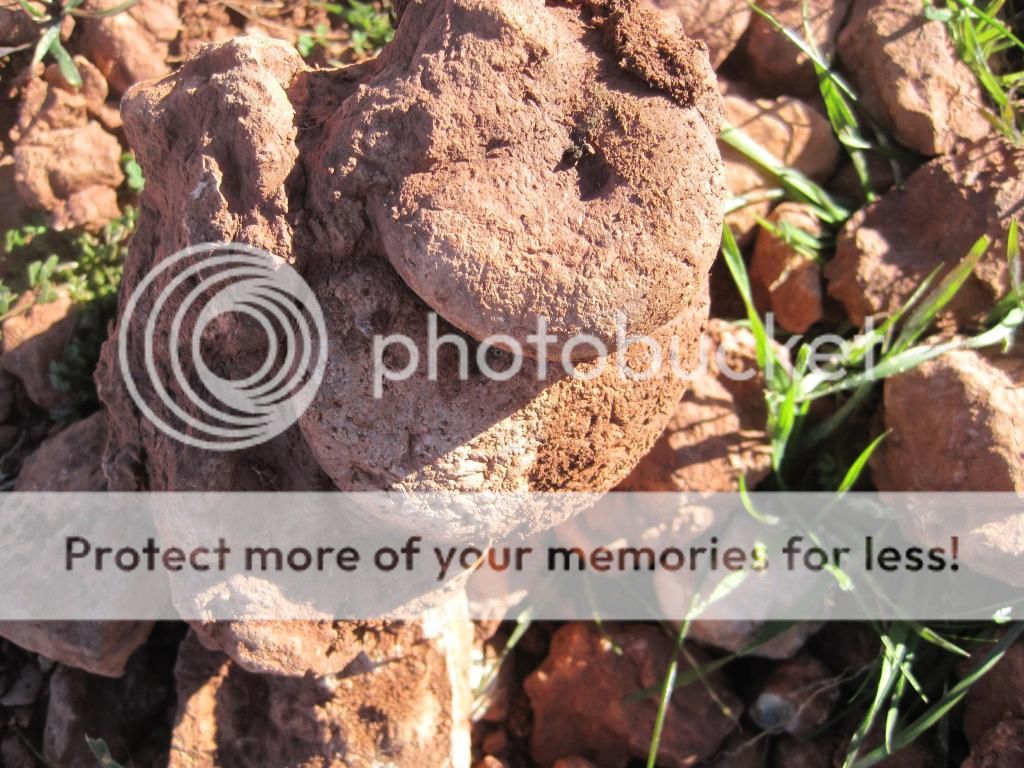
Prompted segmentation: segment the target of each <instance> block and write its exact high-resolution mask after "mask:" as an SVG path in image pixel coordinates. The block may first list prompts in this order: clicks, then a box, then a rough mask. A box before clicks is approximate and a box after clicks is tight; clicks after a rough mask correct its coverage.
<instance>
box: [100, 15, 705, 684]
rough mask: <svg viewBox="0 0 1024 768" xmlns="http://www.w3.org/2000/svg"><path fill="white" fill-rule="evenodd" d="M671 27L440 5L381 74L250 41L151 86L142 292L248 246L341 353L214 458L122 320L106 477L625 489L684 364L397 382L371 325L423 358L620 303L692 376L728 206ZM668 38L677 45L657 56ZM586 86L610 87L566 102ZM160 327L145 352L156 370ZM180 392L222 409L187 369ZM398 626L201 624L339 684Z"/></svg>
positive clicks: (685, 53)
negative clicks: (312, 301) (291, 415)
mask: <svg viewBox="0 0 1024 768" xmlns="http://www.w3.org/2000/svg"><path fill="white" fill-rule="evenodd" d="M662 23H663V20H662V19H661V18H660V17H658V16H657V15H652V14H649V13H646V12H643V13H641V12H639V11H636V10H634V9H632V8H631V7H628V6H626V5H625V4H619V3H616V2H609V3H595V4H591V5H588V7H586V8H581V7H565V6H557V7H552V6H546V5H544V4H543V3H540V2H536V1H535V0H518V2H512V3H502V4H501V5H500V6H497V5H495V4H494V3H482V2H473V1H472V0H460V1H458V2H456V1H455V0H431V2H417V3H409V4H407V5H406V6H405V7H404V9H403V11H402V17H401V22H400V25H399V29H398V32H397V36H396V39H395V42H394V43H393V44H392V45H391V46H389V47H388V48H387V49H385V51H384V52H383V53H382V54H381V56H379V57H378V58H377V59H375V60H373V61H371V62H368V63H365V64H361V65H357V66H354V67H350V68H347V69H342V70H337V71H311V70H308V69H307V68H306V67H305V65H304V64H303V62H302V60H301V59H300V58H299V57H298V55H297V54H296V53H295V51H294V50H293V49H292V48H290V47H289V46H287V45H285V44H283V43H280V42H275V41H272V40H268V39H264V38H254V37H253V38H247V37H243V38H238V39H235V40H233V41H231V42H228V43H224V44H219V45H213V46H209V47H207V48H205V49H203V50H202V51H201V52H199V53H198V54H197V55H195V56H194V57H193V58H191V59H190V60H189V61H187V62H186V63H185V64H184V65H183V67H182V68H181V69H180V70H179V71H178V72H177V73H176V74H174V75H173V76H171V77H169V78H165V79H164V80H161V81H157V82H150V83H144V84H140V85H138V86H135V87H133V88H132V89H130V90H129V91H128V93H127V94H126V95H125V98H124V101H123V116H124V125H125V132H126V134H127V136H128V138H129V141H130V143H131V145H132V146H133V148H134V149H135V152H136V155H137V158H138V161H139V163H140V164H141V165H142V168H143V171H144V173H145V177H146V188H145V190H144V191H143V193H142V196H141V199H140V221H139V225H138V229H137V231H136V234H135V238H134V241H133V245H132V250H131V254H130V256H129V259H128V263H127V264H126V270H125V288H124V291H123V292H122V300H123V297H124V296H127V295H129V294H130V293H131V291H132V288H133V287H134V286H137V285H138V284H139V282H140V281H141V280H142V279H143V277H144V276H145V275H146V274H147V273H148V272H149V271H150V270H151V269H152V268H153V267H154V266H156V265H158V264H159V263H160V262H161V261H162V260H163V259H166V258H168V257H169V256H170V255H172V254H174V253H175V252H177V251H179V250H180V249H182V248H184V247H186V246H188V245H192V244H196V243H203V242H231V241H240V242H243V243H247V244H250V245H253V246H257V247H261V248H264V249H266V250H269V251H271V252H273V253H274V254H276V255H277V256H278V257H279V258H281V259H282V260H284V261H286V262H288V263H289V264H291V265H292V266H293V267H294V268H295V269H296V270H297V271H298V272H299V273H300V274H301V275H302V276H303V277H304V278H305V280H306V281H307V282H308V284H309V285H310V286H311V288H312V290H313V291H314V293H315V295H316V297H317V299H318V301H319V304H320V305H321V307H322V309H323V311H324V315H325V321H326V328H327V342H328V347H329V352H328V366H327V371H326V375H325V379H324V382H323V384H322V385H321V387H320V389H319V393H318V395H317V397H316V399H315V400H314V401H313V403H312V405H311V406H310V407H309V409H308V410H307V411H306V412H305V414H304V415H303V417H302V419H301V420H300V422H299V424H297V425H295V426H294V427H293V428H291V429H290V430H288V431H287V432H285V433H283V434H282V435H280V436H279V437H277V438H275V439H274V440H272V441H270V442H269V443H266V444H264V445H261V446H259V447H257V448H253V449H250V450H246V451H241V452H236V453H227V454H226V453H214V452H209V451H204V450H201V449H197V448H192V447H190V446H186V445H183V444H181V443H180V442H178V441H176V440H175V439H174V438H172V437H170V436H168V435H165V434H163V433H162V432H161V431H160V430H159V429H158V428H157V427H156V426H154V425H153V424H152V423H150V422H149V421H148V420H147V419H146V418H145V417H144V416H143V415H142V414H141V413H140V412H139V411H138V409H137V408H136V406H135V404H134V403H133V402H132V400H131V398H130V397H129V394H128V392H127V389H126V387H125V384H124V380H123V378H122V375H121V371H120V367H119V364H118V361H117V345H116V331H115V335H114V336H113V337H112V340H111V341H108V343H107V345H106V347H105V348H104V352H103V359H102V361H101V368H100V371H99V373H98V384H99V391H100V396H101V398H102V400H103V401H104V404H105V406H106V408H107V410H108V413H109V425H110V441H109V446H108V450H107V452H106V455H105V463H104V468H105V472H106V474H107V476H108V478H109V479H110V484H111V488H112V489H116V490H135V489H149V490H176V491H187V490H207V491H210V490H289V489H291V490H331V489H339V490H385V489H394V490H452V491H476V490H495V491H525V490H544V491H546V490H581V491H598V492H599V491H604V490H608V489H610V488H611V487H613V486H614V485H615V484H616V483H618V482H619V481H620V480H621V479H622V478H623V477H624V476H625V475H626V474H627V473H628V472H629V470H630V469H631V468H632V466H633V465H634V464H635V462H636V461H637V460H638V459H639V458H640V456H642V455H643V454H644V453H645V452H646V451H647V450H648V449H649V448H650V446H651V445H652V444H653V442H654V440H655V439H656V438H657V436H658V435H659V434H660V432H661V430H662V429H663V427H664V425H665V423H666V421H667V419H668V416H669V414H670V412H671V410H672V408H673V407H674V406H675V404H676V403H677V402H678V400H679V397H680V396H681V394H682V392H683V390H684V388H685V381H684V379H683V377H681V376H677V375H674V373H673V370H672V366H670V365H667V364H666V365H665V366H664V367H663V369H662V374H660V375H657V376H654V377H651V378H648V379H646V380H624V379H623V376H622V375H621V374H620V370H619V363H620V361H621V362H622V363H623V365H625V366H629V367H630V368H633V369H634V370H637V371H643V370H646V368H645V365H646V364H647V363H649V362H650V358H651V355H652V352H651V351H650V350H649V349H647V348H646V347H645V346H643V345H631V346H628V348H627V346H626V345H622V348H621V349H618V350H616V351H614V352H611V351H610V350H611V349H612V348H614V347H615V346H616V343H615V342H616V341H617V339H615V338H614V334H613V336H612V338H611V342H612V343H610V344H609V345H608V346H609V348H610V350H609V354H608V355H607V356H602V357H597V358H594V352H593V351H590V352H589V353H582V350H581V357H589V358H593V359H589V360H587V361H585V362H581V363H580V364H579V365H580V369H581V371H584V372H586V373H587V374H593V375H592V376H588V379H589V380H582V379H580V378H577V379H572V378H570V377H569V376H567V375H566V374H565V373H564V372H563V371H562V368H561V361H557V363H556V362H555V361H549V360H547V359H546V358H545V356H544V355H538V356H536V359H534V358H530V357H525V356H524V357H523V358H516V357H515V356H514V355H511V354H509V353H507V352H505V351H502V350H501V349H498V348H492V349H490V350H489V351H488V352H487V355H488V356H487V358H486V360H487V362H488V363H489V364H490V366H491V367H492V369H494V370H504V369H505V368H506V367H507V366H509V365H512V364H513V363H518V364H520V365H521V369H520V370H519V372H518V373H515V374H514V375H512V376H511V377H510V378H509V379H508V380H507V381H495V380H493V379H488V378H487V377H486V376H484V375H483V373H482V371H481V370H480V369H479V367H478V366H477V365H475V364H471V365H470V366H469V370H468V372H467V375H466V376H464V377H463V376H460V375H457V374H458V372H459V363H460V362H461V361H460V359H459V354H460V353H459V351H458V349H457V348H456V345H455V344H447V345H443V346H442V347H441V350H440V353H439V358H438V374H439V375H438V377H437V378H438V380H437V381H431V380H430V378H429V376H428V371H427V367H426V363H425V361H423V365H421V366H420V368H419V369H417V370H416V371H415V372H414V373H413V375H412V376H410V377H409V378H408V379H406V380H404V381H385V382H384V383H383V391H382V392H381V393H380V397H375V396H374V385H375V381H374V377H373V367H374V362H375V358H374V349H373V339H374V336H376V335H380V336H387V335H389V334H394V333H401V334H405V335H407V336H408V337H409V338H411V339H412V340H413V341H414V342H415V343H416V344H417V345H419V348H420V349H424V350H425V349H426V341H427V338H428V334H429V332H430V322H431V319H430V318H429V315H430V313H432V312H436V313H437V314H438V315H439V316H440V317H439V318H437V319H436V322H437V333H438V335H439V336H443V335H445V334H453V335H454V336H455V337H457V338H458V339H459V340H460V341H462V342H463V343H464V344H465V345H466V346H467V347H468V351H469V355H470V356H471V359H472V358H475V355H476V352H477V348H478V344H477V342H476V341H475V338H476V337H479V336H481V335H487V334H491V333H495V332H502V333H506V334H509V335H510V336H511V337H512V338H513V339H515V338H516V336H517V334H520V333H521V331H522V329H524V328H528V327H529V326H530V325H531V323H532V321H533V320H534V319H535V318H536V317H538V316H545V317H547V318H549V319H550V320H551V326H550V327H551V329H552V330H555V326H556V324H560V325H559V326H558V330H559V332H566V331H567V330H569V331H571V332H575V331H578V330H586V331H593V332H595V333H596V334H597V335H598V336H599V337H601V338H608V328H607V327H606V326H605V327H599V326H600V321H601V311H600V310H602V308H611V307H612V306H617V307H620V308H622V309H623V311H624V312H625V314H626V319H627V321H628V323H627V332H628V333H629V334H637V333H640V332H643V331H644V330H645V329H646V330H649V331H651V332H652V333H653V335H654V336H655V337H656V338H657V339H659V341H660V343H661V344H662V345H663V346H662V356H663V359H664V360H665V361H666V363H667V362H668V361H669V354H670V352H671V348H670V337H671V336H673V335H674V336H675V337H677V338H676V344H675V352H674V354H675V356H676V360H677V363H678V366H677V367H681V368H682V369H689V368H690V367H692V366H693V364H694V361H695V357H696V349H697V342H698V338H699V334H700V331H701V329H702V327H703V324H704V322H705V320H706V316H707V283H706V280H707V271H708V269H709V267H710V263H711V261H712V259H713V258H714V254H715V251H716V248H717V243H718V237H719V227H720V224H721V206H722V198H723V195H724V189H723V185H722V183H721V163H720V159H719V157H718V151H717V148H716V146H715V143H714V132H715V129H716V128H717V125H718V120H719V110H720V97H719V96H718V93H717V91H716V90H715V87H714V81H713V75H712V74H711V70H710V66H709V65H708V63H707V58H706V52H705V51H704V49H703V46H701V45H699V44H697V43H693V42H691V41H689V40H687V39H686V38H683V37H680V36H673V37H671V38H669V37H664V38H663V37H662V36H663V35H665V34H667V33H666V32H665V30H664V29H663V27H662ZM652 35H653V36H654V39H658V40H662V39H664V41H665V43H664V45H659V46H654V47H651V46H649V44H648V43H649V40H650V39H651V37H650V36H652ZM638 36H639V37H638ZM453 52H457V54H458V55H453ZM566 78H568V79H569V81H570V82H580V81H583V82H593V83H595V85H593V86H588V88H589V90H588V91H587V92H586V93H578V94H572V93H570V92H569V91H567V90H566V88H565V82H566ZM574 147H576V148H578V149H579V157H575V155H574V154H573V152H569V150H570V149H572V148H574ZM570 161H571V162H570ZM637 169H640V170H637ZM641 171H642V173H641ZM645 174H646V175H645ZM633 196H635V198H636V200H640V201H643V204H642V205H635V204H634V202H631V201H632V200H633ZM513 210H514V215H512V214H511V211H513ZM510 253H515V254H517V257H516V259H513V260H512V261H509V260H507V258H506V257H507V256H508V254H510ZM470 256H472V259H471V260H470V259H469V257H470ZM470 261H472V264H470ZM481 266H482V267H484V268H485V269H484V272H480V271H479V270H478V269H477V268H478V267H481ZM474 270H476V271H474ZM524 275H525V276H524ZM169 279H170V278H169V277H168V276H165V277H162V278H161V280H164V281H165V282H164V283H162V284H159V283H158V284H157V286H156V288H157V289H159V288H161V287H163V285H166V280H169ZM638 286H647V288H642V287H638ZM644 291H646V293H644ZM641 293H643V296H641ZM482 297H486V299H485V300H482ZM517 302H518V303H517ZM122 310H123V306H122ZM144 316H145V312H144V311H143V312H140V313H139V314H137V315H136V316H135V322H136V323H142V322H143V320H142V319H141V318H142V317H144ZM559 318H561V319H559ZM121 322H124V319H123V318H122V320H121ZM169 322H170V321H169V318H168V319H167V321H166V322H164V321H163V320H161V323H164V324H163V325H158V328H157V331H158V334H164V335H166V334H168V333H169V328H170V325H169ZM133 331H141V327H136V328H134V329H129V336H130V337H131V335H132V332H133ZM530 331H531V332H532V329H530ZM462 332H465V333H462ZM138 337H139V338H138V343H130V344H129V349H128V356H129V358H130V360H131V361H132V364H133V366H138V370H144V365H143V364H142V361H143V349H142V344H141V333H139V334H138ZM264 344H265V341H264V340H263V337H262V334H261V332H260V330H259V329H258V328H257V329H254V328H250V327H248V326H247V325H246V324H245V323H244V322H243V321H242V320H240V319H237V318H230V317H224V318H221V322H220V323H219V325H217V326H216V327H212V328H211V329H210V331H209V334H208V337H207V338H204V346H203V350H204V360H205V361H206V362H207V364H208V365H210V367H211V368H213V369H214V370H216V371H217V372H218V373H219V374H220V375H222V376H226V377H228V378H232V377H237V376H238V375H240V373H241V372H246V371H248V372H251V370H252V369H253V368H252V365H253V363H254V361H255V362H257V363H259V362H262V355H263V354H264V353H265V348H264V346H263V345H264ZM402 353H403V350H402V349H400V348H396V349H391V350H388V351H387V352H386V353H385V354H386V355H392V354H393V355H395V357H387V358H386V359H387V365H388V366H389V368H391V369H394V370H397V369H399V368H401V367H402V365H403V359H402V358H401V354H402ZM545 363H547V366H546V368H547V372H546V373H539V372H538V369H539V368H542V367H543V366H544V365H545ZM598 367H601V370H600V371H597V370H596V369H597V368H598ZM165 384H167V385H168V387H169V391H170V392H171V394H172V397H175V398H176V400H177V402H179V403H181V404H182V405H183V407H185V408H186V409H190V408H191V409H192V410H191V411H190V412H191V413H192V415H195V416H201V413H200V411H199V409H198V407H196V406H193V405H190V404H189V403H188V399H187V397H185V395H184V393H183V391H182V389H181V387H180V385H179V384H177V383H175V382H173V381H167V382H165ZM152 405H153V406H154V409H155V410H157V412H158V413H159V414H160V415H161V416H162V417H163V418H166V419H172V418H173V417H172V415H171V414H170V413H169V411H168V410H167V409H166V408H163V409H162V410H161V408H162V406H160V404H159V403H153V404H152ZM385 522H387V521H385ZM425 522H435V523H437V525H439V526H446V525H447V526H450V527H451V530H449V531H447V532H449V533H455V532H463V533H464V532H465V531H466V530H468V528H467V526H476V527H475V528H472V529H473V530H477V529H480V530H486V531H489V532H490V533H492V534H493V535H495V536H500V535H501V534H502V533H507V532H509V531H511V530H515V529H520V530H527V531H528V530H532V529H536V528H540V527H544V526H547V525H550V524H552V522H554V521H552V520H550V519H547V518H545V517H543V516H521V515H520V516H517V515H516V514H514V513H513V511H512V510H506V511H505V513H504V514H496V515H494V516H493V517H492V518H491V519H488V520H483V521H480V520H471V521H466V520H463V519H458V520H454V521H451V520H446V519H441V520H437V521H425ZM394 524H398V521H394ZM441 532H442V533H444V532H446V529H444V528H443V527H442V529H441ZM188 597H189V596H187V595H184V596H183V595H179V594H176V599H188ZM388 626H389V625H388V624H385V625H384V626H383V627H379V628H376V629H374V628H372V627H371V628H370V630H371V631H369V632H368V631H366V630H367V625H365V624H345V623H338V622H313V621H311V622H293V623H288V622H277V623H273V622H270V623H267V622H245V621H237V622H226V623H216V624H197V626H196V630H197V633H199V634H200V635H201V636H202V639H203V641H204V642H205V643H206V644H207V645H210V646H212V647H215V648H218V649H222V650H223V651H225V652H227V653H228V654H230V655H231V656H232V657H233V658H234V659H235V660H236V662H237V663H238V664H239V665H244V666H245V667H246V668H247V669H249V670H254V671H259V672H274V673H278V674H285V675H296V676H301V675H306V674H313V675H317V676H323V675H327V674H332V673H337V672H340V671H341V670H343V669H345V668H346V667H347V666H348V665H349V664H351V663H352V662H353V661H354V660H356V659H357V658H358V657H359V656H360V655H361V654H362V653H364V651H365V650H366V649H367V648H370V650H372V643H369V641H367V640H366V638H367V636H368V635H371V634H373V632H376V631H377V630H378V629H379V630H380V631H386V630H387V628H388ZM371 655H372V654H371Z"/></svg>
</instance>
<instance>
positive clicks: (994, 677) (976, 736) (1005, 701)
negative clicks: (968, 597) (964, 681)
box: [960, 642, 1024, 747]
mask: <svg viewBox="0 0 1024 768" xmlns="http://www.w3.org/2000/svg"><path fill="white" fill-rule="evenodd" d="M984 654H985V649H984V647H982V648H981V649H980V650H978V651H976V652H975V653H974V654H973V655H972V657H971V658H970V659H965V660H964V662H963V664H962V665H961V668H960V672H961V674H963V675H967V674H968V673H969V671H970V670H972V669H974V668H975V667H976V666H977V665H978V664H980V663H981V661H982V658H983V657H984ZM1017 718H1024V644H1022V643H1020V642H1017V643H1014V644H1013V645H1011V646H1010V647H1009V648H1008V649H1007V651H1006V654H1005V655H1004V656H1003V658H1002V659H1000V660H999V663H998V664H996V666H995V667H993V669H992V670H991V671H990V672H989V673H988V674H987V675H984V676H983V677H982V678H981V679H980V680H978V681H977V682H976V683H975V684H974V685H972V686H971V688H970V690H969V691H968V692H967V696H966V697H965V699H964V734H965V735H966V736H967V741H968V742H970V744H971V746H972V747H973V746H977V745H979V744H981V743H982V742H983V741H985V740H986V734H988V733H989V732H990V731H992V729H994V728H996V727H997V726H998V725H999V724H1000V723H1002V722H1003V721H1004V720H1009V719H1017Z"/></svg>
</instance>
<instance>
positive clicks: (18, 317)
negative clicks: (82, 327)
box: [0, 296, 75, 410]
mask: <svg viewBox="0 0 1024 768" xmlns="http://www.w3.org/2000/svg"><path fill="white" fill-rule="evenodd" d="M70 312H71V299H69V298H68V297H67V296H59V297H58V298H57V299H56V300H55V301H51V302H47V303H45V304H34V305H31V306H30V307H29V308H28V309H27V310H26V311H24V312H21V313H18V314H14V315H12V316H10V317H8V318H7V319H6V320H4V321H3V325H0V334H2V335H3V340H2V346H0V349H2V350H3V354H2V355H0V370H3V371H4V372H6V373H7V374H9V375H11V376H12V377H14V378H16V379H18V380H19V381H20V382H21V384H22V385H23V386H24V388H25V394H27V395H28V398H29V399H30V400H31V401H32V402H34V403H35V404H36V405H38V406H39V407H40V408H43V409H44V410H52V409H55V408H59V407H60V406H61V405H64V404H65V403H66V402H67V397H66V396H65V395H64V394H63V393H61V392H58V391H57V390H56V389H54V387H53V385H52V383H51V382H50V364H51V363H53V362H55V361H58V360H61V359H62V358H63V357H64V347H65V346H67V343H68V340H69V339H70V338H71V335H72V333H73V332H74V329H75V320H74V318H73V317H72V316H70Z"/></svg>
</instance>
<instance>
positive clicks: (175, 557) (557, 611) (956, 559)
mask: <svg viewBox="0 0 1024 768" xmlns="http://www.w3.org/2000/svg"><path fill="white" fill-rule="evenodd" d="M538 528H543V529H544V530H543V531H542V532H540V533H533V534H530V535H528V532H529V531H531V530H535V529H538ZM510 529H512V530H514V531H515V533H514V534H513V535H511V536H505V537H504V538H502V539H500V540H499V539H496V538H494V537H492V536H491V535H489V533H488V531H494V530H502V531H507V530H510ZM0 534H2V539H0V541H2V547H0V579H2V582H0V583H2V584H3V589H2V590H0V620H17V619H27V620H29V619H30V620H50V619H61V620H88V619H104V620H112V619H177V618H184V619H188V620H228V619H231V620H238V619H254V620H255V619H276V620H283V619H314V618H315V619H325V618H331V619H339V620H344V619H379V618H408V617H413V616H416V615H418V614H419V613H421V612H422V611H423V610H424V609H425V608H426V607H429V606H431V605H434V604H436V603H438V602H439V601H443V600H445V599H448V598H449V597H450V596H451V595H453V594H458V593H460V592H461V591H463V590H465V591H467V592H468V595H469V598H470V605H471V607H472V611H473V614H474V616H475V617H478V618H496V617H514V616H516V615H518V614H519V613H521V612H522V611H524V610H529V611H530V615H531V616H533V617H534V618H537V619H591V618H594V617H595V616H597V617H601V618H602V619H608V620H612V619H617V620H650V619H672V620H678V619H683V618H685V617H687V616H691V617H699V618H702V619H728V620H757V621H771V620H827V619H904V620H909V619H917V620H940V619H948V620H955V619H989V618H992V617H1003V618H1011V617H1020V615H1021V614H1022V613H1024V607H1022V605H1021V599H1022V597H1024V560H1022V557H1021V554H1022V552H1024V499H1021V498H1020V497H1017V496H1015V495H1012V494H945V493H943V494H938V493H936V494H852V493H851V494H847V495H845V496H843V497H838V498H837V497H836V496H835V495H832V494H752V495H750V496H749V497H746V498H744V497H741V496H739V495H734V494H709V495H698V494H692V495H684V494H632V493H629V494H627V493H613V494H608V495H605V496H597V495H586V494H546V495H545V494H506V495H502V494H387V493H369V494H367V493H361V494H343V493H336V494H254V493H245V494H242V493H239V494H209V495H207V494H9V495H5V496H2V497H0Z"/></svg>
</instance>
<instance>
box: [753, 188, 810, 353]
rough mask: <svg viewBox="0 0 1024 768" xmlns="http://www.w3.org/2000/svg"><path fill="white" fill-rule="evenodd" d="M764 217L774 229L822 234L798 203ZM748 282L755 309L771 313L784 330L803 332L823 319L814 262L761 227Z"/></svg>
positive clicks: (777, 209)
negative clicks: (782, 227) (755, 302)
mask: <svg viewBox="0 0 1024 768" xmlns="http://www.w3.org/2000/svg"><path fill="white" fill-rule="evenodd" d="M767 218H768V221H770V222H771V223H772V224H775V225H776V226H782V225H790V226H792V227H796V228H797V229H800V230H802V231H804V232H807V233H808V234H810V235H814V236H816V237H820V236H821V235H822V234H823V233H824V231H823V228H822V226H821V222H820V221H819V220H818V218H817V217H816V216H815V215H814V214H813V212H812V210H811V208H810V207H809V206H806V205H801V204H800V203H783V204H782V205H780V206H778V207H777V208H776V209H775V210H774V211H772V212H771V213H770V214H769V215H768V217H767ZM750 283H751V287H752V289H753V291H754V297H755V299H756V300H757V303H758V306H759V308H767V309H768V310H770V311H771V312H772V313H774V315H775V320H776V322H777V323H778V324H779V326H780V327H781V328H783V329H784V330H787V331H789V332H791V333H806V332H807V331H808V330H809V329H810V327H811V326H812V325H814V324H815V323H817V322H818V321H819V320H821V319H822V317H824V314H825V310H824V306H823V301H822V293H823V291H822V282H821V267H820V265H819V263H818V261H817V260H816V259H814V258H813V257H812V256H810V255H808V254H807V253H804V252H802V251H800V250H798V249H797V248H795V247H794V246H793V245H791V244H789V243H787V242H785V240H783V239H782V238H780V237H777V236H776V235H774V234H773V233H772V232H769V231H768V230H767V229H765V228H764V227H762V228H761V229H760V230H758V234H757V241H756V244H755V245H754V256H753V259H752V260H751V263H750Z"/></svg>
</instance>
